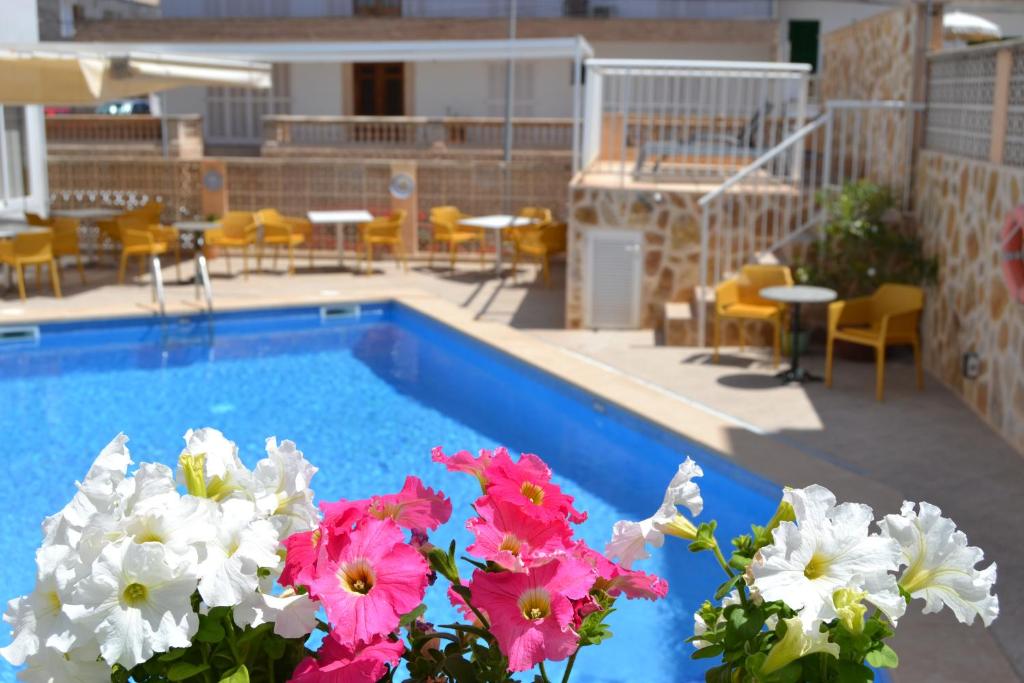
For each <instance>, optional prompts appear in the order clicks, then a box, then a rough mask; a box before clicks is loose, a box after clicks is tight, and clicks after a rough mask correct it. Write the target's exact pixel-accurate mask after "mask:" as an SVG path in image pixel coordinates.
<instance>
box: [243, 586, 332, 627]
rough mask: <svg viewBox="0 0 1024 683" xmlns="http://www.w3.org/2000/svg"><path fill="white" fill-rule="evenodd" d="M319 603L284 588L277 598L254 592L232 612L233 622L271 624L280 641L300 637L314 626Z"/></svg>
mask: <svg viewBox="0 0 1024 683" xmlns="http://www.w3.org/2000/svg"><path fill="white" fill-rule="evenodd" d="M319 609H320V603H319V602H315V601H314V600H312V599H310V597H309V596H308V595H305V594H303V595H299V594H296V593H295V592H294V591H293V590H292V589H290V588H289V589H287V590H285V591H284V592H283V593H281V594H280V595H273V594H271V593H269V592H268V593H263V592H255V593H252V595H250V596H249V597H248V598H246V599H244V600H243V601H242V602H240V603H239V604H237V605H235V608H234V610H233V612H234V617H235V623H236V624H238V625H239V626H240V627H243V628H244V627H246V626H252V627H256V626H259V625H261V624H266V623H268V622H273V623H274V633H276V634H277V635H279V636H281V637H282V638H303V637H305V636H308V635H309V634H310V632H311V631H312V630H313V629H314V628H315V627H316V613H317V611H318V610H319Z"/></svg>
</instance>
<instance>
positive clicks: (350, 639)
mask: <svg viewBox="0 0 1024 683" xmlns="http://www.w3.org/2000/svg"><path fill="white" fill-rule="evenodd" d="M428 573H429V568H428V566H427V562H426V560H424V559H423V556H422V555H421V554H420V553H418V552H417V551H416V550H415V549H413V548H411V547H410V546H408V545H407V544H406V543H405V539H404V536H403V534H402V530H401V529H400V528H399V527H398V525H397V524H395V523H394V522H393V521H391V520H390V519H388V520H378V519H372V518H367V519H364V520H363V521H362V522H360V523H359V525H358V526H357V527H356V528H355V530H354V531H352V532H351V533H350V534H338V535H334V536H332V537H331V538H330V540H329V541H328V542H327V543H326V544H325V545H324V548H323V549H322V552H321V556H320V558H319V559H318V560H317V563H316V570H315V573H314V577H313V581H312V582H311V584H310V586H309V589H310V594H311V595H313V596H314V597H316V598H317V599H319V600H320V601H321V602H322V603H323V605H324V609H325V610H326V611H327V617H328V619H329V620H330V621H331V624H332V625H333V629H334V630H333V631H332V634H333V635H334V637H335V638H337V639H338V642H340V643H342V644H345V645H354V644H356V643H368V642H370V641H371V640H372V639H373V638H374V637H376V636H379V635H383V634H387V633H391V632H392V631H394V630H395V628H397V627H398V622H399V620H400V619H401V617H402V615H403V614H405V613H407V612H409V611H411V610H412V609H414V608H415V607H417V606H418V605H419V604H420V602H422V601H423V594H424V592H425V591H426V588H427V574H428Z"/></svg>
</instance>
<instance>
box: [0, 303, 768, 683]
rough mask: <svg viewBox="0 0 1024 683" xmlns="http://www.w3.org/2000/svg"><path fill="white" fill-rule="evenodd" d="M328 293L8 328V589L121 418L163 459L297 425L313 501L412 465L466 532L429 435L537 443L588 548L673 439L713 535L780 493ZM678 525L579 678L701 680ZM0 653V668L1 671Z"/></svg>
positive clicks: (448, 529) (2, 523) (706, 577)
mask: <svg viewBox="0 0 1024 683" xmlns="http://www.w3.org/2000/svg"><path fill="white" fill-rule="evenodd" d="M335 312H336V313H338V314H339V315H336V316H325V315H323V314H322V313H323V312H322V310H321V309H320V308H316V307H308V308H289V309H277V310H263V311H249V312H238V313H220V314H218V315H217V316H216V318H215V321H214V323H213V327H212V329H211V327H210V326H209V325H208V323H207V321H206V319H205V318H203V317H195V318H183V319H180V320H175V321H173V322H172V323H169V325H168V326H167V327H165V328H164V329H161V327H160V326H159V325H157V324H155V323H154V322H153V321H152V320H149V319H145V320H140V319H125V320H111V321H102V322H81V323H57V324H50V325H43V326H42V327H41V335H40V338H39V339H38V341H26V342H15V343H5V344H4V345H3V346H2V347H0V406H3V408H2V411H0V434H4V435H5V446H6V449H7V454H6V457H7V463H6V465H7V467H6V470H5V471H6V476H4V477H0V534H2V536H0V538H2V539H3V540H2V541H0V551H2V552H3V553H4V555H5V557H6V558H7V562H5V563H3V564H0V586H3V589H4V591H5V595H3V596H0V598H3V599H5V600H6V599H7V598H10V597H14V596H15V595H20V594H22V593H25V592H28V591H29V590H31V588H32V583H33V573H34V565H33V553H34V551H35V548H36V547H37V545H38V543H39V538H40V535H39V523H40V521H41V520H42V518H43V517H44V516H45V515H47V514H51V513H52V512H54V511H55V510H57V509H59V508H60V507H62V506H63V504H64V503H65V502H66V501H67V500H68V499H69V498H70V497H71V495H72V493H73V483H74V481H75V479H78V478H80V477H82V476H83V475H84V473H85V471H86V469H87V468H88V465H89V464H90V463H91V461H92V459H93V458H94V457H95V454H96V453H97V452H98V451H99V450H100V448H102V446H104V445H105V444H106V443H107V442H108V441H109V440H110V439H111V438H112V437H113V436H114V435H115V434H117V433H118V432H119V431H124V432H125V433H126V434H128V436H129V437H130V438H131V441H130V442H129V447H130V448H131V451H132V456H133V459H134V460H135V461H136V462H138V461H140V460H159V461H161V462H164V463H167V464H173V462H174V461H175V460H176V458H177V455H178V452H179V448H180V445H181V441H180V438H181V435H182V433H183V432H184V431H185V430H186V429H187V428H189V427H200V426H207V425H209V426H214V427H217V428H219V429H221V430H222V431H223V432H224V433H225V434H226V435H227V436H228V437H229V438H231V439H233V440H235V441H236V442H237V443H238V445H239V448H240V449H241V452H242V456H243V458H244V459H245V460H246V461H247V464H249V465H252V464H253V463H254V462H255V461H256V460H257V459H258V458H259V457H260V456H261V454H262V450H263V441H264V439H265V437H267V436H271V435H276V436H277V437H278V438H279V439H282V438H288V439H292V440H294V441H296V443H297V444H298V446H299V448H300V449H302V450H303V451H304V452H305V454H306V457H307V458H309V459H310V460H311V461H312V462H313V463H314V464H316V465H317V466H318V467H319V468H320V473H319V474H318V475H317V476H316V477H315V478H314V480H313V486H314V489H315V490H316V493H317V497H318V499H321V500H335V499H337V498H339V497H346V498H356V497H365V496H368V495H371V494H373V493H382V492H390V491H397V490H398V489H399V488H400V487H401V485H402V481H403V479H404V478H405V475H406V474H409V473H411V474H415V475H417V476H419V477H421V478H422V479H423V480H424V481H425V482H426V483H427V484H428V485H430V486H434V487H440V488H441V489H443V490H444V491H445V493H447V494H448V495H450V496H451V497H452V500H453V504H454V506H455V514H453V521H452V522H450V523H449V524H447V525H445V526H444V527H442V528H441V529H440V530H439V531H438V532H437V533H436V534H435V536H434V537H435V539H438V540H442V539H448V538H455V539H456V540H457V541H458V543H459V547H460V548H464V547H465V546H466V544H467V542H468V540H469V534H468V532H466V531H465V529H462V528H460V527H459V526H458V525H459V521H460V520H464V519H465V518H466V517H467V516H468V515H469V512H468V508H467V507H466V506H468V504H469V503H470V502H471V501H472V500H473V499H474V498H475V497H476V495H477V494H478V492H479V489H478V487H477V485H476V483H475V481H474V480H473V479H472V478H471V477H467V476H465V475H459V474H452V473H448V472H446V471H445V470H444V468H442V467H440V466H439V465H436V464H433V463H432V462H431V460H430V449H431V447H432V446H435V445H443V446H444V447H445V449H446V450H447V451H449V452H451V451H454V450H458V449H463V448H465V449H470V450H476V449H478V448H483V447H487V448H489V447H493V446H495V445H497V444H501V445H506V446H508V447H509V448H510V449H512V450H514V451H528V452H535V453H538V454H540V455H541V456H542V457H543V458H544V459H545V460H546V461H547V462H548V463H549V464H550V465H551V466H552V468H553V469H554V471H555V473H556V480H557V482H558V483H559V484H560V485H562V486H563V487H564V488H565V490H566V491H567V492H568V493H570V494H571V495H573V496H575V497H576V499H577V503H578V505H577V507H578V508H579V509H582V510H587V511H589V513H590V519H589V520H588V521H587V522H586V523H585V524H584V525H583V526H582V527H581V528H580V529H579V532H580V535H581V536H582V537H583V538H585V539H586V540H587V541H588V543H590V544H592V545H593V546H594V547H597V548H603V547H604V543H605V541H606V540H607V538H608V536H609V533H610V528H611V525H612V524H613V523H614V522H615V521H616V520H618V519H623V518H629V519H640V518H642V517H646V516H648V515H649V514H650V513H651V512H653V509H654V507H656V505H657V503H658V502H660V499H661V496H662V494H663V492H664V485H665V483H666V482H667V480H668V479H669V478H670V477H671V475H672V473H673V472H674V471H675V468H676V466H677V465H678V463H679V462H680V461H681V460H682V458H683V457H684V456H685V455H690V456H692V457H693V458H694V459H695V460H697V461H698V462H699V463H700V464H701V465H702V466H703V467H704V471H705V476H704V478H703V480H701V481H700V485H701V489H702V491H703V493H704V499H705V510H706V511H707V512H706V515H707V516H714V517H716V518H717V519H718V520H719V524H720V529H721V530H720V532H719V538H729V537H731V536H733V535H735V534H738V533H742V532H744V531H746V530H747V525H748V524H749V523H750V522H751V521H758V520H765V519H767V518H768V517H770V516H771V514H772V512H773V511H774V509H775V504H776V502H777V498H776V496H777V489H776V488H775V487H774V486H772V485H770V484H768V483H767V482H765V481H763V480H761V479H758V478H756V477H754V476H753V475H751V474H749V473H746V472H745V471H743V470H741V469H739V468H737V467H735V466H733V465H731V464H729V463H727V462H725V461H724V460H722V459H721V458H719V457H717V456H714V455H712V454H710V453H708V452H706V451H703V450H701V449H700V448H699V447H697V446H695V445H694V444H692V443H690V442H688V441H685V440H683V439H681V438H679V437H678V436H676V435H674V434H671V433H669V432H666V431H665V430H663V429H660V428H657V427H655V426H653V425H652V424H650V423H648V422H646V421H644V420H643V419H640V418H638V417H636V416H634V415H632V414H629V413H627V412H625V411H623V410H621V409H619V408H617V407H615V406H613V405H608V404H605V403H603V402H601V401H598V400H595V398H594V397H593V396H591V395H589V394H587V393H585V392H583V391H581V390H579V389H577V388H575V387H573V386H571V385H569V384H567V383H565V382H563V381H561V380H558V379H556V378H554V377H552V376H550V375H547V374H546V373H543V372H541V371H539V370H537V369H535V368H532V367H531V366H528V365H526V364H524V363H522V362H520V361H518V360H516V359H514V358H512V357H510V356H507V355H506V354H504V353H502V352H500V351H498V350H495V349H493V348H491V347H489V346H486V345H484V344H482V343H480V342H478V341H476V340H473V339H471V338H469V337H467V336H465V335H462V334H460V333H458V332H455V331H453V330H451V329H450V328H448V327H446V326H445V325H443V324H441V323H439V322H437V321H435V320H433V319H431V318H428V317H427V316H425V315H423V314H421V313H418V312H416V311H414V310H412V309H410V308H407V307H405V306H402V305H400V304H397V303H380V304H376V303H374V304H364V305H361V306H359V307H351V306H349V307H340V308H338V309H336V311H335ZM680 426H681V428H683V429H684V430H685V425H680ZM673 540H675V539H669V542H667V543H666V547H665V548H664V549H663V550H662V551H661V552H659V553H657V554H656V556H655V557H654V558H652V560H650V561H648V562H647V563H645V564H644V565H642V568H644V569H646V570H648V571H653V572H656V573H658V574H659V575H661V576H663V577H665V578H666V579H667V580H668V581H669V586H670V592H669V598H668V599H667V600H664V601H661V602H659V603H654V604H652V603H648V602H646V601H637V602H626V601H624V600H623V601H619V603H618V605H617V607H618V608H619V611H617V612H616V613H615V614H614V615H612V617H611V618H610V623H611V627H612V630H613V631H614V632H615V635H616V637H615V638H613V639H611V640H610V641H607V642H606V643H604V644H602V646H601V647H600V648H592V649H589V648H588V649H587V650H584V651H583V653H581V655H580V658H579V660H578V661H577V663H576V667H575V669H574V674H573V677H572V680H574V681H587V682H593V683H598V682H601V683H605V682H607V683H611V682H613V681H641V680H642V681H651V682H662V681H664V682H669V681H671V682H676V681H703V668H704V667H703V666H702V664H701V663H700V662H694V661H692V660H691V659H690V658H689V654H690V646H689V645H687V644H685V643H684V642H683V640H684V638H685V637H686V636H687V635H688V634H689V633H690V632H691V629H692V626H693V617H692V614H693V611H694V609H695V608H696V607H697V606H698V603H699V601H700V600H701V599H703V598H704V597H706V596H708V595H710V594H711V593H712V592H713V590H714V586H716V585H717V584H718V583H720V582H721V581H720V570H719V569H718V568H717V566H716V565H715V563H714V560H713V559H712V558H711V556H710V555H709V554H708V553H703V554H701V555H693V554H691V553H690V552H688V551H687V549H686V547H685V544H684V543H682V542H673ZM428 602H429V603H430V604H431V605H432V608H431V614H432V619H433V620H436V621H439V620H440V619H442V618H452V617H454V613H453V612H452V611H451V608H450V607H449V606H448V604H447V600H445V599H444V597H443V595H440V594H430V595H428ZM0 642H2V643H4V644H6V634H5V635H3V636H0ZM0 667H3V668H0V681H2V682H3V683H8V682H9V681H13V680H14V672H13V670H12V669H11V668H10V667H8V666H7V664H6V663H3V662H2V661H0Z"/></svg>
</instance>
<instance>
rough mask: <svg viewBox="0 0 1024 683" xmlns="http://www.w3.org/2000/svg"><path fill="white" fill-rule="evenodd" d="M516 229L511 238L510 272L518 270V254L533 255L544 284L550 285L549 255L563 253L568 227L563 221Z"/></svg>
mask: <svg viewBox="0 0 1024 683" xmlns="http://www.w3.org/2000/svg"><path fill="white" fill-rule="evenodd" d="M517 230H519V231H518V232H517V233H515V237H514V239H513V244H514V245H515V257H514V258H513V260H512V272H513V273H515V272H516V271H517V270H518V267H519V257H520V256H523V255H525V256H534V257H536V258H537V260H538V261H540V263H541V265H542V268H543V273H544V286H545V287H550V286H551V265H550V262H551V257H552V256H554V255H555V254H561V253H563V252H564V251H565V247H566V235H567V233H568V229H567V227H566V225H565V223H551V222H547V223H544V224H542V225H541V226H540V227H539V228H535V227H533V226H531V227H529V228H521V229H517Z"/></svg>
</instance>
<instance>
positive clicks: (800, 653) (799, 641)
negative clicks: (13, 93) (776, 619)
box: [759, 617, 839, 675]
mask: <svg viewBox="0 0 1024 683" xmlns="http://www.w3.org/2000/svg"><path fill="white" fill-rule="evenodd" d="M783 621H784V622H785V624H786V634H785V635H784V636H782V638H781V639H780V640H779V641H778V642H777V643H775V645H773V646H772V649H771V650H769V651H768V657H767V659H765V660H764V664H763V665H762V667H761V671H760V672H759V673H761V674H763V675H768V674H771V673H774V672H776V671H778V670H779V669H781V668H782V667H784V666H786V665H787V664H789V663H790V662H795V661H796V660H798V659H800V658H801V657H806V656H807V655H809V654H813V653H815V652H825V653H827V654H830V655H832V656H833V657H835V658H836V659H838V658H839V645H837V644H836V643H830V642H828V633H827V632H825V633H822V632H821V631H819V630H818V629H814V630H813V631H810V632H807V631H804V630H803V628H802V627H801V626H802V625H801V623H800V622H801V620H800V618H799V617H793V618H792V619H784V620H783Z"/></svg>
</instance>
